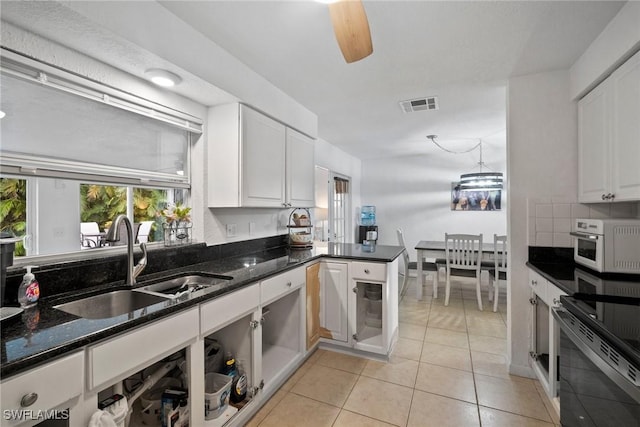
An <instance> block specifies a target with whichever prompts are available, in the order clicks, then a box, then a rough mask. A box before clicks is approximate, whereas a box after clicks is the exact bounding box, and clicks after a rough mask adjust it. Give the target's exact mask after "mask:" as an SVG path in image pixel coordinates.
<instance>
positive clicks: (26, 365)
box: [0, 250, 402, 380]
mask: <svg viewBox="0 0 640 427" xmlns="http://www.w3.org/2000/svg"><path fill="white" fill-rule="evenodd" d="M401 254H402V250H399V251H398V252H397V254H396V255H395V256H394V257H392V258H389V257H380V256H376V254H375V252H374V253H371V254H370V255H369V254H368V253H367V255H332V254H317V255H314V256H312V257H310V258H308V259H305V260H303V261H299V262H296V263H292V264H290V265H287V266H284V267H282V268H279V269H277V270H275V271H272V272H269V273H268V274H263V275H259V276H256V277H252V278H249V279H246V280H243V281H241V282H238V283H235V284H233V285H231V286H229V287H227V288H225V289H222V290H220V291H217V292H212V293H210V294H207V295H203V296H201V297H198V298H194V299H193V300H189V301H185V302H183V303H181V304H179V305H175V306H170V307H166V308H164V309H162V310H158V311H155V312H153V313H150V314H148V315H146V316H144V317H141V318H138V319H133V320H130V321H127V322H124V323H121V324H118V325H115V326H111V327H109V328H107V329H104V330H101V331H98V332H93V333H91V334H89V335H85V336H81V337H78V338H77V339H74V340H71V341H69V342H67V343H65V344H63V345H58V346H55V347H52V348H50V349H47V350H44V351H42V352H40V353H37V354H34V355H30V356H26V357H24V358H22V359H19V360H16V361H12V362H8V363H4V364H3V365H2V366H1V367H0V378H1V379H2V380H5V379H7V378H8V377H11V376H14V375H17V374H20V373H22V372H25V371H27V370H30V369H33V368H36V367H38V366H39V365H43V364H46V363H48V362H50V361H52V360H54V359H57V358H60V357H62V356H65V355H67V354H69V353H72V352H73V351H75V350H80V349H82V348H83V347H85V346H87V345H90V344H95V343H97V342H99V341H102V340H104V339H109V338H111V337H113V336H115V335H117V334H120V333H122V332H125V331H128V330H130V329H133V328H136V327H138V326H142V325H145V324H147V323H151V322H153V321H155V320H158V319H161V318H163V317H167V316H169V315H171V314H174V313H177V312H180V311H185V310H187V309H189V308H191V307H193V306H196V305H198V304H202V303H203V302H205V301H208V300H213V299H215V298H219V297H221V296H223V295H226V294H228V293H231V292H233V291H236V290H238V289H240V288H243V287H246V286H248V285H250V284H254V283H257V282H260V281H262V280H264V279H267V278H269V277H271V276H275V275H278V274H280V273H284V272H286V271H289V270H293V269H295V268H298V267H301V266H303V265H305V264H311V263H314V262H317V261H320V260H321V259H322V258H329V259H348V260H361V261H367V262H382V263H388V262H393V261H394V260H395V259H397V258H398V257H399V256H400V255H401ZM188 269H189V266H186V267H182V268H179V269H174V270H168V271H166V272H163V273H168V274H171V273H175V272H179V271H185V270H188ZM108 286H111V287H113V284H111V285H108ZM115 287H122V284H119V285H118V286H115Z"/></svg>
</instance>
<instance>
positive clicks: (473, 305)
mask: <svg viewBox="0 0 640 427" xmlns="http://www.w3.org/2000/svg"><path fill="white" fill-rule="evenodd" d="M464 290H465V289H464V288H463V286H461V285H459V284H457V285H456V286H455V287H454V286H452V294H453V295H452V297H453V296H454V295H455V299H456V300H461V305H462V307H461V308H462V310H458V307H457V306H456V312H455V313H452V314H451V318H455V317H456V316H459V315H461V316H462V320H463V321H464V333H465V336H466V344H467V351H468V354H469V362H470V370H471V372H470V373H471V375H472V379H473V387H474V397H475V407H476V413H477V420H478V421H477V422H478V423H479V425H480V426H482V417H481V409H482V408H487V410H491V411H495V412H501V413H506V414H511V415H515V416H519V417H525V418H528V419H530V420H540V421H545V420H543V419H541V418H536V417H534V416H525V415H521V414H519V413H515V412H510V411H507V410H504V409H498V408H493V407H491V406H488V407H486V406H483V405H480V402H479V394H478V385H477V375H480V374H479V373H477V372H476V367H475V366H474V355H473V351H474V350H473V348H472V344H471V337H472V335H473V336H475V337H486V338H496V339H502V340H504V339H505V337H504V336H492V335H485V334H484V333H477V332H476V333H474V334H471V333H470V329H469V325H470V323H469V321H471V323H475V322H484V321H485V320H486V321H493V320H494V319H493V318H492V317H491V316H487V318H486V319H483V318H482V316H481V317H479V318H476V319H473V317H474V316H471V319H470V318H469V314H470V313H471V310H472V309H474V310H477V300H475V299H472V298H464V295H465V293H464ZM411 295H412V294H411V291H410V290H408V291H407V293H406V295H404V296H403V297H402V298H400V304H399V305H400V307H399V312H401V311H402V305H403V303H404V305H405V310H410V311H413V312H415V313H417V314H418V315H420V317H421V315H422V314H426V321H416V323H411V322H402V323H405V324H407V325H412V326H418V327H421V328H422V327H424V333H423V334H421V335H422V339H420V338H417V337H415V336H411V337H406V338H405V337H401V336H400V332H399V331H398V340H400V339H405V340H411V341H416V342H419V343H420V344H421V346H420V351H419V352H417V361H416V362H417V370H416V375H415V378H414V379H413V382H412V386H408V385H403V384H398V383H397V382H393V381H390V380H385V379H380V378H377V377H375V376H369V375H366V374H365V371H366V369H367V366H368V364H369V363H370V360H369V359H367V360H366V361H365V363H364V364H363V365H362V368H361V369H359V371H358V373H355V372H352V371H349V370H345V369H340V368H337V367H334V366H326V365H324V364H319V363H318V362H320V361H321V360H322V357H324V356H323V355H318V356H314V355H312V356H311V357H310V358H309V359H307V361H305V364H306V363H307V362H309V368H308V369H307V371H308V370H310V369H312V367H313V366H322V367H324V368H328V369H334V370H336V371H340V372H345V373H350V374H353V375H355V376H356V378H355V382H354V383H353V385H351V388H350V390H349V392H348V394H347V395H346V397H345V400H344V402H342V404H341V406H339V407H338V406H335V405H333V404H330V403H327V402H324V401H322V400H319V399H315V398H312V397H308V396H305V395H304V394H299V393H296V392H294V391H293V390H294V388H295V386H296V384H297V383H298V382H299V381H300V380H301V379H302V378H303V377H304V376H305V375H306V374H307V372H305V373H304V374H301V375H300V377H299V378H297V379H296V381H295V382H292V383H291V384H290V387H289V389H288V390H282V389H281V390H282V391H283V392H284V395H283V397H282V398H281V399H280V400H279V401H278V403H275V404H274V406H273V407H272V408H270V409H269V411H268V412H267V413H266V414H264V416H263V417H262V419H261V420H260V422H259V424H260V425H261V424H262V423H263V422H264V421H265V420H266V419H267V418H268V417H269V415H270V414H271V413H272V412H273V410H274V409H275V408H276V407H278V405H280V404H282V401H283V400H284V399H285V398H286V395H287V394H289V393H290V394H292V395H296V396H299V397H302V398H305V399H309V400H312V401H314V402H317V403H320V404H324V405H328V406H332V407H334V408H337V409H338V412H337V415H336V417H335V418H334V419H333V421H332V422H331V426H336V425H337V423H338V420H339V419H340V418H341V416H340V414H342V413H343V412H348V413H355V414H358V416H362V417H365V418H367V419H371V420H375V421H379V422H387V423H389V422H388V421H383V420H381V419H378V418H375V417H372V416H371V415H365V414H363V413H359V412H357V411H356V412H354V411H348V410H346V409H345V405H346V403H347V402H348V401H349V399H350V398H351V397H352V393H353V392H354V390H355V388H356V386H357V384H358V383H359V382H360V381H361V380H362V379H363V377H364V378H366V379H370V380H375V381H380V382H384V383H387V384H391V385H395V386H401V387H404V388H409V389H410V390H411V400H410V403H409V411H408V413H407V415H406V416H407V418H406V422H405V424H404V426H400V427H407V426H408V425H409V421H410V419H411V416H412V413H413V410H414V403H415V402H414V401H415V399H416V392H417V390H418V388H417V387H416V386H417V385H418V374H419V373H420V370H421V368H422V366H423V365H433V366H438V367H446V368H448V369H455V370H459V371H465V372H469V371H466V370H465V369H459V368H453V367H447V366H445V365H440V364H433V363H429V362H422V358H423V355H424V351H425V345H426V344H427V343H429V342H430V341H427V333H428V332H429V330H430V329H443V330H446V331H449V332H462V331H461V330H457V329H448V328H446V327H445V328H443V327H438V326H441V324H440V323H438V324H437V325H436V326H433V327H431V328H430V325H431V324H432V323H431V322H432V321H433V319H434V318H433V317H432V314H433V313H432V310H433V309H434V307H444V306H439V305H438V304H435V303H434V301H436V300H434V299H433V298H431V297H430V296H429V295H426V294H424V295H425V297H426V298H428V301H427V300H425V301H424V302H421V301H418V300H417V299H416V300H414V299H413V298H412V296H411ZM458 296H459V297H460V298H458ZM442 298H444V294H443V293H442V295H441V298H439V299H442ZM415 302H417V304H415ZM456 304H457V303H456ZM499 307H500V309H501V310H500V311H499V314H498V315H499V316H500V317H499V319H500V323H501V324H502V325H504V326H505V327H506V322H505V319H504V317H503V314H502V311H503V310H505V309H506V308H505V307H504V305H502V304H501V305H499ZM484 311H487V310H484ZM490 311H491V312H493V310H492V308H491V310H490ZM414 320H415V319H414ZM481 331H482V332H484V330H481ZM412 334H413V331H412V332H411V335H412ZM434 338H435V337H434ZM475 341H478V339H476V340H475ZM451 342H453V341H451ZM431 343H432V344H438V345H442V346H446V347H451V348H458V349H460V348H462V347H458V346H455V345H450V344H449V343H447V344H441V343H438V342H437V340H435V341H434V342H431ZM479 348H482V349H485V347H479ZM322 351H323V352H325V351H326V352H331V350H322ZM413 351H415V350H413ZM475 351H476V352H478V353H486V354H491V355H498V353H490V352H486V351H482V350H475ZM323 354H324V353H323ZM413 354H414V355H415V354H416V353H413ZM499 355H501V356H503V357H504V356H505V355H504V354H499ZM397 357H400V356H397ZM402 359H407V360H411V358H406V357H402ZM327 361H329V359H327V360H325V361H324V362H323V363H326V362H327ZM303 366H304V365H303ZM373 375H375V373H373ZM482 375H487V376H489V377H494V378H497V379H504V378H502V377H500V376H494V375H492V374H490V373H485V374H482ZM285 384H286V383H285ZM533 385H534V387H535V384H533ZM535 390H536V394H537V395H538V397H539V398H541V399H544V397H545V396H542V394H541V391H540V390H539V389H538V388H537V387H535ZM424 393H427V394H431V395H434V396H439V397H442V398H446V399H450V400H455V401H458V402H463V403H466V404H469V403H470V402H469V401H466V400H464V399H461V398H455V397H451V396H447V395H441V394H439V393H436V392H434V391H424ZM543 403H544V402H543ZM416 404H417V403H416ZM544 407H545V410H546V412H547V415H548V416H549V418H550V419H551V423H552V425H553V419H554V418H553V416H551V414H550V413H549V408H548V407H547V405H546V404H545V405H544ZM265 424H266V423H265Z"/></svg>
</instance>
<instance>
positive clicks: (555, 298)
mask: <svg viewBox="0 0 640 427" xmlns="http://www.w3.org/2000/svg"><path fill="white" fill-rule="evenodd" d="M561 295H567V293H566V292H564V291H563V290H561V289H560V288H558V287H557V286H556V285H554V284H552V283H549V285H548V286H547V305H548V306H549V307H557V306H558V305H559V304H560V296H561Z"/></svg>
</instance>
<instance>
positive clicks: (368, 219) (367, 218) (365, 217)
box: [360, 206, 376, 225]
mask: <svg viewBox="0 0 640 427" xmlns="http://www.w3.org/2000/svg"><path fill="white" fill-rule="evenodd" d="M360 224H361V225H376V207H375V206H363V207H362V209H360Z"/></svg>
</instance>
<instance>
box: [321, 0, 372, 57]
mask: <svg viewBox="0 0 640 427" xmlns="http://www.w3.org/2000/svg"><path fill="white" fill-rule="evenodd" d="M329 14H330V15H331V22H332V24H333V31H334V33H335V35H336V40H338V45H339V46H340V50H341V51H342V55H343V56H344V59H345V61H347V63H351V62H355V61H359V60H361V59H362V58H366V57H367V56H369V55H371V53H372V52H373V45H372V44H371V32H370V31H369V21H367V14H366V13H365V11H364V6H363V5H362V1H361V0H338V1H337V2H335V3H331V4H329Z"/></svg>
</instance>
